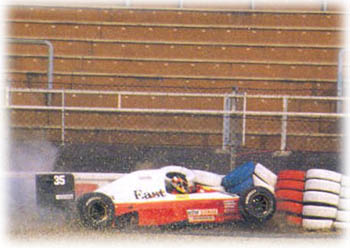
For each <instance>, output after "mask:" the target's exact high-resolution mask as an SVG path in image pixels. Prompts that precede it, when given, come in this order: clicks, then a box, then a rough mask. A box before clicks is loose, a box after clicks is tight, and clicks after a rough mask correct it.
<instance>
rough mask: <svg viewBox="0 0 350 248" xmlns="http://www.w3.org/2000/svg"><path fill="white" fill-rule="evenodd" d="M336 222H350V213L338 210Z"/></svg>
mask: <svg viewBox="0 0 350 248" xmlns="http://www.w3.org/2000/svg"><path fill="white" fill-rule="evenodd" d="M336 221H340V222H350V211H344V210H338V211H337V217H336Z"/></svg>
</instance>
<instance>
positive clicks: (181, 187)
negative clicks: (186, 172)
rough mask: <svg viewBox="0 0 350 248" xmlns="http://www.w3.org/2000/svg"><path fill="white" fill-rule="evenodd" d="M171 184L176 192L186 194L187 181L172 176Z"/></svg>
mask: <svg viewBox="0 0 350 248" xmlns="http://www.w3.org/2000/svg"><path fill="white" fill-rule="evenodd" d="M171 185H172V186H173V187H174V189H176V191H177V192H179V193H182V194H186V193H187V192H188V184H187V181H186V180H185V179H183V178H181V177H179V176H174V177H173V178H172V179H171Z"/></svg>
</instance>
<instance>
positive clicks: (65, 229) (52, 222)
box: [6, 210, 347, 248]
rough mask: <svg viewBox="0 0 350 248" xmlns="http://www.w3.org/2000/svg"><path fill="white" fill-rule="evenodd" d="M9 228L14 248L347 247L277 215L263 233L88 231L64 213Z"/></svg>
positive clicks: (27, 217)
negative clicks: (98, 247)
mask: <svg viewBox="0 0 350 248" xmlns="http://www.w3.org/2000/svg"><path fill="white" fill-rule="evenodd" d="M11 212H12V211H10V215H9V218H8V222H7V233H6V239H7V240H8V242H9V244H11V245H15V247H22V246H23V247H39V246H40V247H42V246H43V245H48V247H96V246H97V245H104V246H107V247H109V246H111V247H129V246H130V247H152V248H154V247H213V246H218V245H220V246H224V247H226V246H227V247H232V246H235V247H257V245H259V247H295V246H296V245H297V246H299V245H301V246H302V247H304V246H305V247H310V246H311V247H316V246H317V247H326V246H327V247H329V245H337V247H340V245H341V244H343V243H345V241H347V239H346V237H347V235H344V234H343V233H340V232H336V231H332V230H328V231H318V232H307V231H304V230H302V229H301V228H298V227H295V226H291V225H287V224H286V223H285V222H284V221H283V215H282V214H280V213H277V214H276V215H275V216H274V217H273V219H271V220H270V221H269V222H268V223H266V224H265V225H264V226H263V227H254V228H252V227H248V226H245V225H243V224H242V223H234V224H232V223H228V224H220V225H196V226H184V227H182V228H177V229H170V228H169V229H164V228H160V227H126V228H124V229H121V230H120V229H108V230H103V231H102V230H90V229H86V228H84V227H82V226H81V225H80V223H79V221H78V220H77V219H75V218H67V216H66V215H64V214H62V213H54V214H52V215H48V216H44V217H40V216H39V215H38V214H37V213H36V212H32V213H29V212H27V213H26V210H24V211H21V212H19V211H16V212H17V214H13V213H11Z"/></svg>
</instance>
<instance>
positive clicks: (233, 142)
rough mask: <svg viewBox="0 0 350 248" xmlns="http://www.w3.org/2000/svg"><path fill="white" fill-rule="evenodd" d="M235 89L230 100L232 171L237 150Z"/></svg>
mask: <svg viewBox="0 0 350 248" xmlns="http://www.w3.org/2000/svg"><path fill="white" fill-rule="evenodd" d="M236 96H237V89H236V88H234V89H233V99H232V100H231V106H230V108H231V113H230V121H231V124H230V129H231V130H230V133H231V139H230V147H231V150H230V169H231V170H233V169H234V168H235V167H236V159H237V148H238V134H237V130H238V120H237V119H236V117H237V115H236V114H235V112H236V110H237V97H236Z"/></svg>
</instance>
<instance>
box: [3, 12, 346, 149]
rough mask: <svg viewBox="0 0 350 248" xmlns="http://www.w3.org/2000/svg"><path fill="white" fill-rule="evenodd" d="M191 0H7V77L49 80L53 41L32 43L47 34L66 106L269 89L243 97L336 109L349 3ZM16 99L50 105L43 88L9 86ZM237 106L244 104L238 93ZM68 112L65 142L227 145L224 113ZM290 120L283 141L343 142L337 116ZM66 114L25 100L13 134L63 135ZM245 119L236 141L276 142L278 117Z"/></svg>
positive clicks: (250, 105)
mask: <svg viewBox="0 0 350 248" xmlns="http://www.w3.org/2000/svg"><path fill="white" fill-rule="evenodd" d="M185 7H186V6H185ZM185 7H184V8H173V7H172V6H170V7H169V6H168V8H159V7H152V8H145V7H140V6H138V7H135V6H129V7H53V6H20V5H11V6H10V7H9V13H8V17H7V25H8V37H7V38H9V39H10V40H9V41H10V42H9V45H8V54H7V56H8V62H9V67H8V72H7V81H8V85H9V87H10V88H11V89H15V88H23V89H46V88H47V87H48V80H49V78H48V73H47V67H48V63H49V59H48V48H47V46H45V45H42V44H36V43H35V41H39V40H40V41H42V40H45V41H48V42H50V43H51V44H52V46H53V49H54V60H53V65H54V71H53V74H52V77H53V82H52V85H51V86H52V89H54V90H62V89H65V90H67V91H68V92H69V90H72V93H71V94H70V93H69V94H67V95H66V96H65V97H66V98H65V101H66V103H65V104H68V103H70V104H72V105H71V106H82V107H90V108H94V107H96V108H99V107H100V108H106V107H113V106H116V104H117V103H118V102H119V103H121V99H122V100H123V105H124V104H125V105H126V106H127V107H133V106H134V107H139V106H146V108H165V109H167V108H168V109H171V108H173V107H174V106H176V108H178V109H197V110H198V109H199V110H200V109H208V108H209V109H210V110H218V111H220V110H223V109H222V108H223V101H222V99H217V98H213V97H209V96H208V97H202V98H196V99H195V100H194V98H192V97H186V96H182V97H181V96H180V98H179V96H176V97H175V96H174V97H161V96H154V95H153V96H151V95H150V96H137V95H136V96H123V97H122V98H120V99H119V100H116V99H117V97H118V96H117V95H110V94H108V93H107V92H108V91H111V92H117V91H128V92H163V93H165V92H167V93H176V94H188V93H191V94H232V93H234V94H238V95H240V96H243V95H248V96H254V95H255V96H258V95H259V96H261V95H262V97H260V98H254V97H250V98H248V99H249V100H248V102H247V103H246V106H245V109H244V111H256V112H261V111H276V112H278V111H279V112H282V111H285V109H284V105H283V101H282V100H283V98H273V97H264V96H266V95H268V96H290V97H296V98H293V99H291V100H289V101H290V103H289V104H288V111H290V112H308V113H309V112H312V113H314V114H315V113H321V114H330V115H331V116H332V115H333V114H335V113H336V112H337V106H338V105H337V99H336V98H334V97H337V96H338V85H337V78H338V69H339V68H338V59H339V58H338V57H339V52H340V50H341V49H342V48H343V36H344V33H345V28H344V27H343V26H342V24H343V18H344V12H341V11H339V9H338V6H331V5H328V6H327V7H328V8H327V10H321V7H322V6H317V7H314V6H313V7H312V8H311V9H307V10H305V9H302V10H300V9H298V10H291V9H278V8H277V7H275V8H272V6H260V8H259V6H257V8H255V9H253V10H252V9H248V8H249V7H250V6H240V7H237V8H235V9H228V10H227V9H210V8H198V6H191V5H187V8H185ZM204 7H205V6H204ZM276 8H277V9H276ZM23 40H31V43H25V44H24V43H23ZM21 41H22V42H21ZM74 90H82V91H86V90H94V91H102V92H105V93H106V94H104V93H101V94H97V93H96V94H92V95H86V94H79V92H78V91H76V92H74ZM204 96H205V95H204ZM52 97H53V98H52V103H50V104H52V105H53V106H60V105H62V101H63V100H62V95H61V94H60V93H57V92H56V93H52ZM297 97H300V98H297ZM329 97H331V98H329ZM332 97H333V98H332ZM11 104H13V105H22V106H23V105H28V106H32V105H35V106H47V105H48V101H47V94H43V92H39V94H37V93H28V92H13V93H12V95H11ZM125 105H124V106H125ZM235 107H236V108H239V110H242V108H243V100H242V99H240V100H238V101H237V106H235ZM64 116H65V121H66V123H65V125H67V128H66V130H65V132H66V133H65V135H66V136H65V142H67V144H74V143H79V144H91V143H105V144H115V143H118V144H123V145H139V146H143V147H144V146H151V147H154V146H156V147H159V146H164V147H174V146H175V147H182V148H183V147H197V148H201V149H202V148H208V147H209V148H210V149H214V150H215V149H217V148H221V146H222V139H223V138H222V135H223V134H222V126H223V119H222V117H221V118H218V117H217V116H215V117H210V116H209V117H208V116H199V117H198V116H192V115H185V116H178V115H175V116H174V115H164V114H163V115H145V114H140V113H137V114H135V113H123V114H120V115H114V114H113V115H112V114H111V115H106V114H101V113H82V112H79V113H69V114H67V113H66V114H64ZM332 117H333V116H332ZM288 121H289V122H288V127H290V129H289V133H288V137H287V138H288V142H287V145H285V146H284V147H283V149H285V150H291V151H303V152H305V151H313V152H336V153H337V152H339V151H340V147H339V139H340V136H341V135H340V133H341V131H340V130H339V118H338V117H337V118H321V117H312V118H311V117H307V116H302V117H295V116H293V117H291V118H289V119H288ZM61 122H62V116H61V115H60V113H58V112H54V113H52V112H50V111H37V110H33V111H30V110H28V109H27V110H13V111H12V113H11V123H12V127H13V128H14V129H15V130H16V132H14V135H15V136H16V139H26V137H30V136H33V133H36V132H39V133H41V132H42V129H45V130H47V132H46V134H45V136H46V138H47V139H49V140H51V141H53V142H61V141H62V133H61V126H60V125H61ZM102 122H104V124H102ZM116 123H118V124H117V125H116ZM243 123H244V125H245V130H244V144H243V145H242V144H241V145H240V146H241V147H240V148H241V149H248V150H259V151H276V150H280V149H281V144H280V140H281V132H282V131H281V117H280V116H277V117H276V116H269V117H266V116H263V117H258V116H253V117H250V118H249V117H247V120H246V121H242V119H240V120H239V121H238V124H237V125H238V126H239V127H240V128H239V129H241V127H242V125H243ZM282 126H283V125H282ZM78 129H79V130H78ZM98 129H101V130H100V131H96V130H98ZM282 129H283V128H282ZM82 130H83V131H82ZM78 131H79V132H78ZM239 132H240V136H242V134H241V130H240V131H239ZM34 136H35V135H34Z"/></svg>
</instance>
